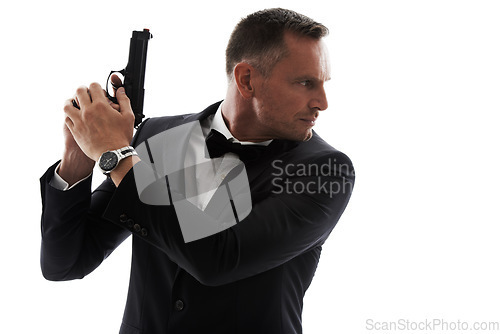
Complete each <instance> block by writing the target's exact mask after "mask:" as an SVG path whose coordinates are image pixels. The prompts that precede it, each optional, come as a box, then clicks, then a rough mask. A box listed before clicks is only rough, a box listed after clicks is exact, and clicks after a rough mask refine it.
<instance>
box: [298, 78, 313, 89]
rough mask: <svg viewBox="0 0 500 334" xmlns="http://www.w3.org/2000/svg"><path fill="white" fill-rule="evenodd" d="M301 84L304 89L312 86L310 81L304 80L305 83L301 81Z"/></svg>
mask: <svg viewBox="0 0 500 334" xmlns="http://www.w3.org/2000/svg"><path fill="white" fill-rule="evenodd" d="M299 84H301V85H302V86H304V87H308V86H311V81H310V80H303V81H300V82H299Z"/></svg>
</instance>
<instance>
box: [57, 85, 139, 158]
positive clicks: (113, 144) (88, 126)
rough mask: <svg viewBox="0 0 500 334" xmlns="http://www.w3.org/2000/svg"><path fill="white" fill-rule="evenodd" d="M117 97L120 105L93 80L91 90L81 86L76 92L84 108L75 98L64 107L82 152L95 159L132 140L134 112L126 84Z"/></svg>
mask: <svg viewBox="0 0 500 334" xmlns="http://www.w3.org/2000/svg"><path fill="white" fill-rule="evenodd" d="M116 98H117V100H118V105H111V104H110V102H109V100H108V98H107V97H106V95H105V93H104V91H103V89H102V87H101V86H100V85H99V84H97V83H92V84H91V85H90V86H89V88H88V89H87V87H80V88H78V89H77V91H76V100H77V102H78V105H79V107H80V109H78V108H75V107H74V106H73V103H72V102H71V100H68V101H66V104H65V106H64V112H65V113H66V116H67V117H66V120H65V123H66V126H67V128H68V129H69V131H70V132H71V134H72V137H73V138H74V140H75V143H76V144H77V145H78V147H79V148H80V149H81V151H82V152H83V153H85V155H86V156H87V157H88V158H90V159H91V160H93V161H97V160H98V159H99V157H100V156H101V154H102V153H104V152H106V151H109V150H116V149H119V148H122V147H124V146H127V145H129V144H130V141H131V140H132V135H133V129H134V113H133V112H132V108H131V107H130V100H129V99H128V97H127V95H126V94H125V89H124V88H123V87H120V88H119V89H118V90H117V91H116ZM117 109H118V110H119V111H118V110H117Z"/></svg>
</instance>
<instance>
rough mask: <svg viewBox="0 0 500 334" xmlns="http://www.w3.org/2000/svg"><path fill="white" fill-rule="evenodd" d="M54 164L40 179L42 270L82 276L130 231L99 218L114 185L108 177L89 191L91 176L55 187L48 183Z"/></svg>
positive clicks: (58, 276)
mask: <svg viewBox="0 0 500 334" xmlns="http://www.w3.org/2000/svg"><path fill="white" fill-rule="evenodd" d="M56 166H57V163H56V164H54V165H53V166H52V167H50V168H49V169H48V170H47V172H46V173H45V174H44V175H43V176H42V178H41V179H40V186H41V196H42V217H41V234H42V243H41V252H40V265H41V269H42V274H43V276H44V277H45V278H46V279H48V280H70V279H76V278H82V277H84V276H85V275H87V274H89V273H90V272H92V271H93V270H94V269H95V268H96V267H97V266H99V264H100V263H101V262H102V261H103V260H104V259H105V258H106V257H108V256H109V255H110V254H111V252H112V251H113V250H114V249H115V248H116V247H118V245H120V243H121V242H122V241H123V240H125V239H126V238H127V237H128V236H129V235H130V233H129V232H128V231H127V230H124V229H122V228H120V227H119V226H116V225H115V224H113V223H111V222H109V221H106V220H103V219H102V218H101V216H102V213H103V212H104V210H105V208H106V206H107V204H108V202H109V199H110V198H111V195H112V194H113V192H114V190H115V189H116V188H115V186H114V184H113V183H112V182H111V181H110V180H106V181H105V182H104V183H103V184H102V185H101V186H100V187H99V188H98V189H96V190H95V191H94V192H93V193H91V182H92V180H91V178H88V179H86V180H84V181H82V182H81V183H80V184H78V185H77V186H75V187H74V188H72V189H70V190H66V191H62V190H58V189H56V188H54V187H52V186H51V185H50V184H49V182H50V180H51V178H52V177H53V175H54V169H55V168H56Z"/></svg>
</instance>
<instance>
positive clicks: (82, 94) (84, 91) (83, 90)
mask: <svg viewBox="0 0 500 334" xmlns="http://www.w3.org/2000/svg"><path fill="white" fill-rule="evenodd" d="M76 97H77V99H78V105H79V106H80V108H81V107H84V106H86V105H89V104H90V103H92V99H91V98H90V95H89V89H88V88H87V87H85V86H80V87H78V89H77V90H76Z"/></svg>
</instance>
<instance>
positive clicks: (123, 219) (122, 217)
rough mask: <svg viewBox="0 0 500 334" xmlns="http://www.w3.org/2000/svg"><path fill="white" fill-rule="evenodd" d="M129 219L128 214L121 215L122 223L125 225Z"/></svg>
mask: <svg viewBox="0 0 500 334" xmlns="http://www.w3.org/2000/svg"><path fill="white" fill-rule="evenodd" d="M127 219H128V217H127V215H126V214H121V215H120V223H125V222H126V221H127Z"/></svg>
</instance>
